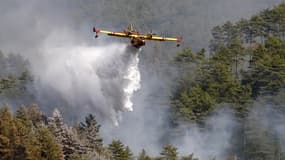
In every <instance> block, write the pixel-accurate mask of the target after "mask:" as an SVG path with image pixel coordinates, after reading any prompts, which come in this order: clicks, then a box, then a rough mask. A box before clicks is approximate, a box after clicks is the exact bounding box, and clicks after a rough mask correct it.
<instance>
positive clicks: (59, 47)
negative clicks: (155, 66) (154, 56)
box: [31, 32, 140, 125]
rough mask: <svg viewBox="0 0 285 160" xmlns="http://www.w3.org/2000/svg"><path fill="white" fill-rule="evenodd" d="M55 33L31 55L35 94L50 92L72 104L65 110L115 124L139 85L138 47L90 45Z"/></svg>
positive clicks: (131, 107)
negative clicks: (94, 116) (93, 115)
mask: <svg viewBox="0 0 285 160" xmlns="http://www.w3.org/2000/svg"><path fill="white" fill-rule="evenodd" d="M55 35H56V36H55ZM55 35H54V36H53V35H51V36H50V37H49V38H48V39H47V40H46V41H45V43H44V44H43V45H42V47H41V49H40V50H39V53H40V54H39V55H37V56H33V57H32V58H31V63H32V69H33V74H34V75H35V77H36V79H35V84H36V90H37V91H38V93H39V94H38V95H39V97H38V98H39V99H41V100H42V99H45V98H48V97H46V95H50V94H51V93H54V95H56V96H55V97H56V98H58V99H63V100H64V101H65V102H66V104H67V105H68V106H70V107H72V108H70V107H69V108H67V110H73V112H74V111H75V113H76V114H80V115H82V116H84V115H86V114H87V113H92V114H95V115H96V116H98V117H99V119H100V118H101V119H105V118H106V117H107V118H109V119H111V120H112V122H113V123H114V124H115V125H118V123H119V115H120V112H122V111H132V110H133V103H132V101H131V98H132V95H133V94H134V92H135V91H137V90H138V89H139V88H140V73H139V70H138V62H139V59H138V53H137V52H138V50H130V49H128V47H127V45H125V44H120V43H112V44H108V45H100V46H91V45H87V44H82V43H79V42H76V40H75V41H73V38H71V37H69V36H66V35H68V34H63V33H62V32H60V33H57V34H55ZM63 105H65V104H63ZM53 107H58V106H53ZM59 107H63V108H64V107H66V106H59ZM78 111H80V112H78Z"/></svg>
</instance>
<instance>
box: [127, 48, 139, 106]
mask: <svg viewBox="0 0 285 160" xmlns="http://www.w3.org/2000/svg"><path fill="white" fill-rule="evenodd" d="M132 56H134V57H132V58H131V61H130V64H129V66H128V69H127V74H126V75H125V76H124V79H126V80H127V84H126V86H125V87H124V93H125V102H124V108H125V109H126V110H127V111H133V102H132V101H131V98H132V96H133V94H134V92H135V91H137V90H139V89H140V87H141V85H140V80H141V76H140V72H139V67H138V64H139V57H138V54H133V55H132Z"/></svg>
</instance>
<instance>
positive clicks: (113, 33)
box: [93, 27, 130, 38]
mask: <svg viewBox="0 0 285 160" xmlns="http://www.w3.org/2000/svg"><path fill="white" fill-rule="evenodd" d="M93 32H95V33H96V36H95V37H96V38H97V37H98V35H97V34H98V33H104V34H107V35H109V36H117V37H130V36H129V35H128V34H126V33H124V32H111V31H106V30H99V29H96V28H95V27H94V28H93Z"/></svg>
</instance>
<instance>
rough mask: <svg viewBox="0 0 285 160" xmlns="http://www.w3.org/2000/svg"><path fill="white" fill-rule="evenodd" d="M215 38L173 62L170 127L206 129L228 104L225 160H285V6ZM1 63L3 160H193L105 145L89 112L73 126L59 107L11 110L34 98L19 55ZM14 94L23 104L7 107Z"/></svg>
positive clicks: (167, 150) (168, 150)
mask: <svg viewBox="0 0 285 160" xmlns="http://www.w3.org/2000/svg"><path fill="white" fill-rule="evenodd" d="M138 23H139V22H138ZM212 36H213V39H212V40H211V43H210V47H209V51H207V50H206V49H201V51H199V52H193V51H191V49H190V48H184V49H182V50H181V51H179V52H178V53H177V55H176V57H175V59H174V60H173V61H174V62H175V65H176V67H177V68H178V70H179V72H180V76H181V77H180V80H179V81H178V83H177V84H175V87H174V89H173V93H172V96H171V97H170V99H169V101H170V103H171V105H170V108H169V110H170V113H171V116H170V117H171V118H170V121H169V124H170V125H171V127H172V128H173V130H175V128H178V127H179V126H180V125H181V124H192V123H195V124H197V125H199V127H200V128H201V130H203V129H206V128H205V127H206V125H205V121H206V120H207V118H208V117H209V116H211V115H212V114H214V113H215V111H216V110H218V109H219V108H220V107H221V106H223V107H224V106H226V107H227V108H228V109H229V110H230V111H231V112H232V113H234V116H235V118H236V119H237V121H238V122H239V125H238V127H237V128H236V129H235V133H234V135H233V137H232V142H231V143H232V144H233V145H232V147H231V148H229V150H228V153H227V155H226V157H227V159H228V160H237V159H242V160H285V148H284V147H285V144H284V140H285V139H284V135H283V134H284V132H283V134H282V131H284V130H282V127H281V129H280V126H277V124H279V123H283V122H284V121H282V119H284V118H283V117H284V116H285V110H284V104H285V100H284V99H285V90H284V89H285V4H281V5H278V6H275V7H274V8H272V9H266V10H263V11H262V12H260V13H259V14H257V15H255V16H252V17H251V18H250V19H242V20H240V21H237V22H226V23H225V24H223V25H221V26H216V27H214V28H213V29H212ZM0 61H1V63H0V76H1V77H0V93H1V98H2V99H1V100H2V101H3V102H6V101H8V102H9V104H7V105H3V106H2V107H1V109H0V160H22V159H30V160H33V159H44V160H57V159H58V160H61V159H66V160H91V159H112V160H132V159H138V160H178V159H181V160H198V159H197V158H196V157H195V153H189V155H186V156H185V155H180V154H179V149H178V148H176V147H175V146H173V145H171V144H168V145H164V146H163V147H162V148H161V152H160V154H159V155H156V156H150V155H148V153H147V152H146V151H145V150H142V151H141V153H139V154H138V155H135V154H133V153H132V151H131V150H132V149H131V148H129V147H128V146H126V145H125V144H123V143H122V142H121V141H120V140H118V139H115V140H113V141H112V143H110V144H109V145H107V146H105V145H103V139H102V138H101V136H100V124H98V123H97V121H96V118H95V116H94V115H88V116H87V117H86V118H85V121H84V122H81V123H78V124H74V125H73V126H72V127H70V126H68V125H67V124H65V123H64V120H63V118H62V116H61V114H60V112H59V111H58V110H55V111H54V112H53V114H52V116H50V117H49V116H47V115H46V114H45V113H43V112H42V111H41V110H40V107H39V106H37V105H35V104H33V105H29V106H20V107H19V108H18V109H17V110H16V111H15V112H12V111H11V108H13V107H12V106H13V105H18V104H19V103H27V102H29V101H30V100H32V99H33V93H31V91H30V90H29V84H30V83H32V82H33V78H32V75H30V73H29V72H28V68H29V65H28V62H25V60H23V59H22V58H21V57H17V56H15V55H13V54H11V56H9V57H5V56H3V54H2V53H1V54H0ZM17 66H18V67H17ZM11 67H14V69H11ZM8 71H9V72H8ZM7 72H8V73H7ZM174 83H176V82H174ZM17 96H25V97H26V98H24V99H25V101H21V102H17V103H14V104H13V103H11V104H10V102H13V99H17ZM30 103H31V102H30ZM262 110H265V111H266V112H262ZM95 114H96V113H95ZM263 117H264V118H267V119H271V120H272V122H271V123H270V124H266V123H265V122H264V121H262V120H261V119H262V118H263ZM280 117H281V118H280ZM280 120H281V122H279V121H280ZM276 128H278V129H277V130H276ZM213 159H215V158H214V157H213Z"/></svg>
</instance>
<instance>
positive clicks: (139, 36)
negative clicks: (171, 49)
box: [129, 34, 182, 42]
mask: <svg viewBox="0 0 285 160" xmlns="http://www.w3.org/2000/svg"><path fill="white" fill-rule="evenodd" d="M129 36H130V37H134V38H142V39H145V40H153V41H176V42H182V37H177V38H171V37H160V36H152V35H137V34H131V35H129Z"/></svg>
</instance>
